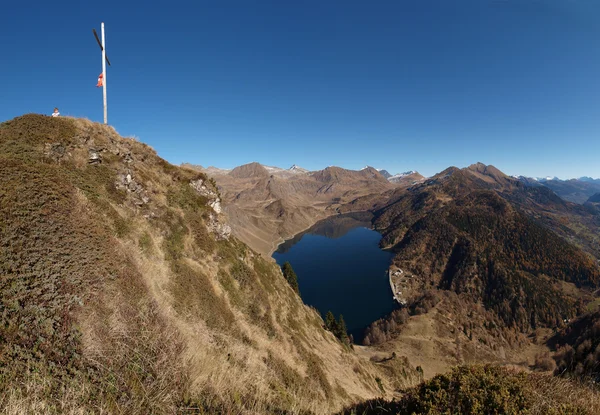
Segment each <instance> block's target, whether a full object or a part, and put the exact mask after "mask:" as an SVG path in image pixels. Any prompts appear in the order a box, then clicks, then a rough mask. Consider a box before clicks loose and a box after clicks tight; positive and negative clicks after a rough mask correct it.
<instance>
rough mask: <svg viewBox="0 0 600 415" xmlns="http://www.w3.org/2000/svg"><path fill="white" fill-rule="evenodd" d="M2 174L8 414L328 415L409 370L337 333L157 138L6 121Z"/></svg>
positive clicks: (0, 140) (211, 188)
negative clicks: (373, 357)
mask: <svg viewBox="0 0 600 415" xmlns="http://www.w3.org/2000/svg"><path fill="white" fill-rule="evenodd" d="M247 170H256V171H251V172H248V171H244V172H241V173H242V174H241V176H247V175H249V176H252V178H251V179H249V180H256V181H257V182H260V183H262V185H261V186H256V185H255V186H253V187H258V188H259V189H260V190H255V191H264V192H266V193H268V192H273V193H274V194H276V192H277V191H278V190H277V189H278V188H277V186H276V185H277V182H276V181H275V182H271V183H270V184H269V179H270V177H269V176H267V177H264V174H263V173H262V171H261V170H260V169H258V168H256V169H254V168H251V169H247ZM238 172H239V171H238ZM0 173H1V174H0V180H1V185H0V273H1V274H2V279H1V280H0V284H2V287H1V288H2V290H1V303H0V304H1V307H2V314H1V315H2V324H0V351H1V352H0V378H1V379H2V382H1V384H0V385H1V386H0V387H1V390H0V398H1V399H0V407H1V408H2V409H1V410H2V412H3V413H12V414H20V413H86V414H88V413H90V414H91V413H126V414H148V413H155V414H161V413H164V414H167V413H169V414H172V413H181V412H184V411H185V412H186V413H188V412H189V413H237V414H246V413H248V414H249V413H257V414H258V413H261V414H262V413H284V412H285V413H292V414H296V413H315V414H324V413H330V412H332V411H335V410H339V409H340V408H341V407H342V406H343V405H348V404H349V403H350V402H353V401H354V402H355V401H358V400H362V399H367V398H374V397H376V396H379V395H381V387H380V384H381V379H383V383H384V384H386V385H387V384H388V382H392V381H394V382H402V379H403V377H402V376H401V375H398V374H399V373H400V372H401V371H402V370H403V371H404V373H405V374H406V373H410V368H409V367H408V366H402V365H400V364H398V365H396V366H395V367H396V369H393V370H392V371H391V372H390V370H391V369H384V368H383V367H382V366H381V365H376V364H374V363H371V362H369V361H367V360H363V359H362V358H360V357H359V356H358V355H356V354H355V353H354V352H352V351H351V350H350V349H348V348H347V347H345V346H343V345H342V344H341V343H340V342H339V341H337V340H336V339H335V338H334V336H333V335H332V334H331V333H329V332H327V331H325V330H324V329H323V328H322V324H323V322H322V320H321V318H320V316H319V315H318V314H317V313H316V312H315V311H314V310H312V309H310V308H308V307H306V306H305V305H304V304H303V303H302V301H301V299H300V298H299V297H298V296H297V295H296V294H295V293H294V292H293V290H292V289H291V288H290V287H289V285H288V284H287V282H286V281H285V279H284V278H283V276H282V274H281V272H280V270H279V268H278V267H276V266H275V265H274V264H272V263H271V262H268V261H265V260H263V259H262V258H261V257H260V255H258V254H256V253H255V252H254V251H252V250H251V249H249V248H248V247H247V246H246V245H244V244H243V243H242V242H240V241H238V240H237V239H236V238H235V237H233V236H232V235H231V234H230V233H231V229H230V227H229V225H228V224H227V223H226V222H225V220H224V217H223V215H222V214H220V213H219V212H220V211H221V200H220V196H219V192H218V190H217V189H216V187H215V185H214V182H212V181H211V180H210V179H208V178H207V177H206V176H205V175H204V174H203V173H199V172H198V171H194V170H190V169H185V168H180V167H175V166H172V165H170V164H169V163H167V162H165V161H164V160H162V159H161V158H160V157H158V156H157V154H156V153H155V152H154V150H152V149H151V148H150V147H148V146H147V145H145V144H142V143H140V142H138V141H136V140H134V139H128V138H123V137H120V136H119V135H118V134H117V133H116V132H115V131H114V130H113V129H112V128H110V127H107V126H104V125H100V124H95V123H92V122H89V121H87V120H82V119H70V118H51V117H46V116H42V115H34V114H30V115H25V116H22V117H18V118H16V119H14V120H11V121H7V122H4V123H2V124H0ZM255 173H257V174H259V175H261V177H260V178H255V177H254V174H255ZM236 174H237V173H236ZM394 370H396V371H394ZM407 371H408V372H407ZM397 375H398V376H397ZM376 379H380V380H379V381H376ZM388 390H389V388H388Z"/></svg>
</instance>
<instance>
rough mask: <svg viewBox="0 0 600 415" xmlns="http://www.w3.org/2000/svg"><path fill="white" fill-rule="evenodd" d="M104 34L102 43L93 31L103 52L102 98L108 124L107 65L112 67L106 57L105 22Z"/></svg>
mask: <svg viewBox="0 0 600 415" xmlns="http://www.w3.org/2000/svg"><path fill="white" fill-rule="evenodd" d="M100 28H101V33H102V43H100V39H98V34H97V33H96V29H92V31H93V32H94V36H95V37H96V41H97V42H98V46H100V50H102V97H103V103H104V124H108V106H107V103H106V64H107V63H108V66H110V61H109V60H108V57H107V56H106V42H105V38H104V22H102V24H101V26H100Z"/></svg>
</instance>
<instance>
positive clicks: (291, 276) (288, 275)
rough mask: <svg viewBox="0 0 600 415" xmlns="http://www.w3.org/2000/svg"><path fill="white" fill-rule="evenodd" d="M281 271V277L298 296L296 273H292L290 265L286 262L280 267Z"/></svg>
mask: <svg viewBox="0 0 600 415" xmlns="http://www.w3.org/2000/svg"><path fill="white" fill-rule="evenodd" d="M281 271H282V272H283V276H284V277H285V279H286V281H287V282H288V284H290V286H291V287H292V289H293V290H294V291H295V292H296V293H297V294H298V295H300V288H299V287H298V277H297V276H296V273H295V272H294V269H293V268H292V264H290V263H289V262H286V263H285V264H283V267H281Z"/></svg>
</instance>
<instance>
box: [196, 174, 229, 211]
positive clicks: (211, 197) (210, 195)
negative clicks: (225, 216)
mask: <svg viewBox="0 0 600 415" xmlns="http://www.w3.org/2000/svg"><path fill="white" fill-rule="evenodd" d="M190 186H192V188H193V189H194V190H195V191H196V192H198V194H199V195H200V196H204V197H206V198H207V199H208V205H209V206H210V207H211V208H212V209H213V210H214V211H215V212H216V213H217V214H221V212H222V208H221V197H220V196H219V193H218V192H216V191H215V190H213V189H211V188H209V187H208V186H206V184H205V181H204V180H203V179H198V180H192V181H191V182H190Z"/></svg>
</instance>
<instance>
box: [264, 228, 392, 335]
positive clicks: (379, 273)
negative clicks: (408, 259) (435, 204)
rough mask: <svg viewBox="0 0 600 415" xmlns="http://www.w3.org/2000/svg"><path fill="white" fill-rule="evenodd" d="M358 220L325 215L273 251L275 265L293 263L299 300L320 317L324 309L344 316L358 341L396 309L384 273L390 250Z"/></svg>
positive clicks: (375, 233)
mask: <svg viewBox="0 0 600 415" xmlns="http://www.w3.org/2000/svg"><path fill="white" fill-rule="evenodd" d="M361 219H362V220H360V219H359V220H356V219H354V218H349V217H348V216H339V217H337V218H335V219H326V220H325V221H323V222H320V223H318V224H317V225H315V226H314V227H313V228H311V229H309V230H308V231H306V232H304V233H303V234H301V235H298V236H296V237H295V238H294V239H292V240H290V241H286V242H285V243H284V244H282V245H280V247H279V249H278V250H277V252H275V253H274V254H273V258H275V260H276V261H277V263H278V264H279V265H282V264H283V263H284V262H286V261H289V262H290V263H291V264H292V267H293V268H294V271H295V272H296V274H297V276H298V284H299V286H300V294H301V295H302V299H303V300H304V302H305V303H306V304H308V305H312V306H314V307H315V308H316V309H317V310H319V312H321V315H322V316H323V317H324V316H325V314H326V313H327V311H329V310H331V311H332V312H333V313H334V315H335V316H336V318H338V317H339V315H340V314H343V315H344V320H345V321H346V325H347V327H348V333H349V334H352V335H353V336H354V340H355V342H357V343H358V342H360V341H361V340H362V338H363V332H364V329H365V328H366V327H368V326H369V325H370V324H371V323H372V322H373V321H375V320H377V319H379V318H382V317H384V316H385V315H387V314H389V313H390V312H391V311H392V310H394V308H395V303H394V301H393V298H392V292H391V289H390V285H389V280H388V276H387V269H388V267H389V265H390V261H391V258H392V254H391V253H390V252H386V251H382V250H381V249H379V240H380V239H381V235H380V234H379V233H378V232H376V231H374V230H372V229H369V228H368V227H370V225H371V224H370V222H369V221H366V220H364V218H361Z"/></svg>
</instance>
